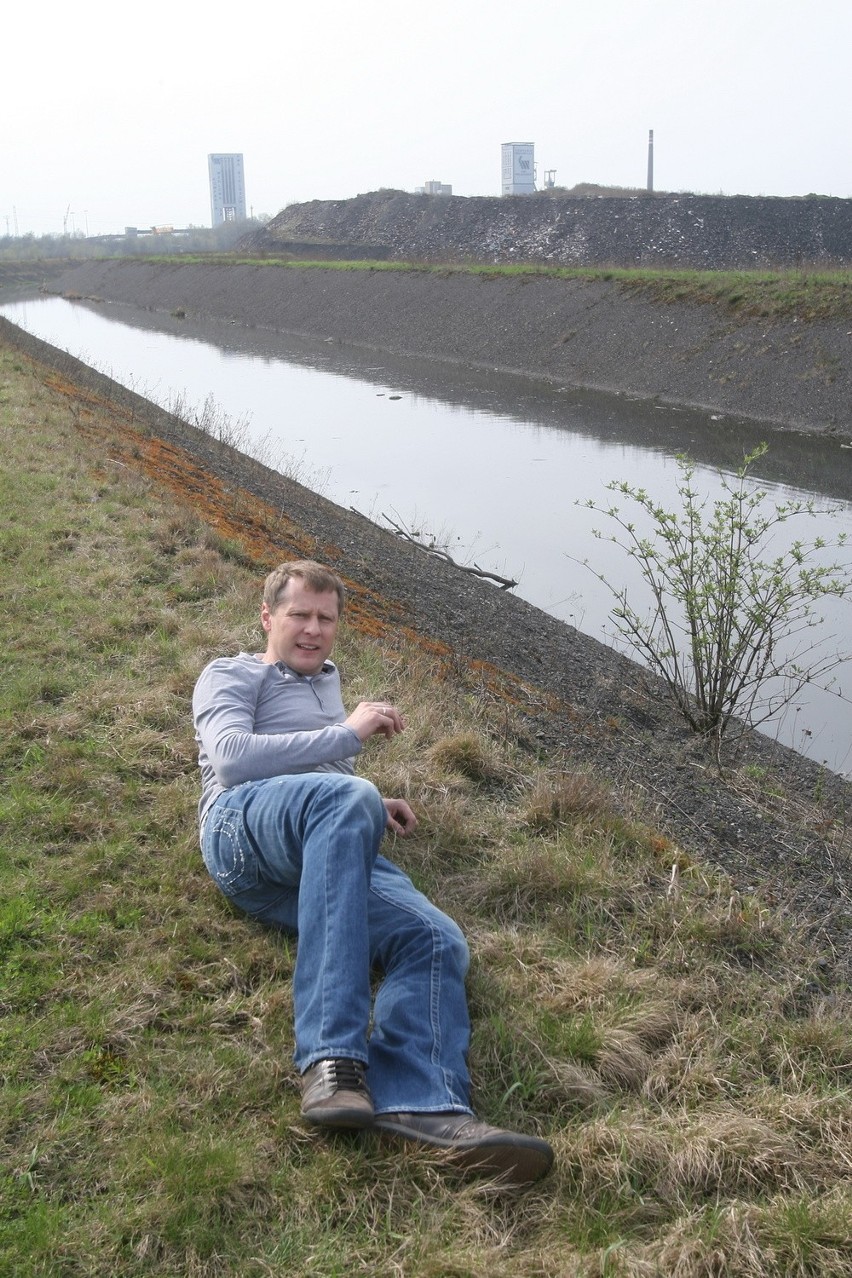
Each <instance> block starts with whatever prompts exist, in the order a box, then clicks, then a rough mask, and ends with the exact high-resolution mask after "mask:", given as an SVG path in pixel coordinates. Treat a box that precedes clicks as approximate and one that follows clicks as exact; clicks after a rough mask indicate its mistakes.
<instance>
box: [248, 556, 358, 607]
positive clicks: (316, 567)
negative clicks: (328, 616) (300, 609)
mask: <svg viewBox="0 0 852 1278" xmlns="http://www.w3.org/2000/svg"><path fill="white" fill-rule="evenodd" d="M291 577H298V578H299V579H300V581H303V582H304V583H305V585H306V586H307V587H308V589H309V590H315V591H317V592H318V593H324V592H325V591H328V590H333V591H334V592H335V594H336V595H337V611H338V613H340V614H342V613H343V605H344V603H345V602H346V588H345V586H344V585H343V582H342V581H341V580H340V578H339V577H338V575H337V573H336V572H332V571H331V569H330V568H326V567H325V565H324V564H318V563H316V562H315V560H313V559H295V560H294V561H293V562H292V563H289V564H279V565H278V567H277V568H273V569H272V572H271V573H270V574H269V576H268V577H267V578H266V581H265V582H264V583H263V602H264V603H265V604H266V606H267V608H268V609H269V611H270V612H274V611H275V609H276V607H277V606H278V604H279V603H280V602H281V595H282V593H283V591H284V589H285V587H286V585H287V582H288V581H289V580H290V578H291Z"/></svg>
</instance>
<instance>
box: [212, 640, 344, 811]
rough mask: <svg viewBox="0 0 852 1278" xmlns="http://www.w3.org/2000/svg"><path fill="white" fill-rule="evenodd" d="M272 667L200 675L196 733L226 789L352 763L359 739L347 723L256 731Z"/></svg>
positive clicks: (222, 666)
mask: <svg viewBox="0 0 852 1278" xmlns="http://www.w3.org/2000/svg"><path fill="white" fill-rule="evenodd" d="M268 669H269V667H262V666H259V667H258V668H257V669H254V668H253V667H251V666H249V665H248V664H245V665H244V664H243V663H241V662H239V661H237V660H229V659H225V660H223V661H213V662H211V663H210V665H209V666H207V667H206V669H205V670H204V671H203V672H202V674H201V676H200V678H199V680H198V683H197V684H196V686H195V692H194V693H193V698H192V709H193V716H194V719H195V728H196V732H197V734H198V739H199V742H200V746H201V762H202V767H203V766H204V763H206V764H207V765H208V766H209V767H210V768H211V769H212V771H213V773H214V775H215V777H216V780H217V781H218V782H219V784H220V785H221V786H223V787H224V788H225V789H230V788H231V786H235V785H241V784H242V783H243V782H245V781H260V780H263V779H264V778H266V777H275V776H282V775H285V774H287V773H295V772H310V771H311V770H312V769H314V768H317V767H319V766H322V765H327V764H330V763H338V762H340V761H341V760H344V759H350V758H352V757H353V756H354V755H356V754H358V752H359V751H360V749H361V738H360V737H359V736H358V735H357V733H356V732H355V731H354V730H353V729H352V728H351V727H349V726H347V725H346V724H345V723H342V722H341V723H332V724H325V725H323V726H320V727H316V728H296V729H292V730H290V729H288V728H287V726H286V725H285V724H284V723H282V724H281V725H280V726H281V731H272V732H258V731H256V714H257V701H258V694H259V692H260V691H261V690H262V680H263V678H264V677H266V672H267V671H268Z"/></svg>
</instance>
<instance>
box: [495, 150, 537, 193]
mask: <svg viewBox="0 0 852 1278" xmlns="http://www.w3.org/2000/svg"><path fill="white" fill-rule="evenodd" d="M502 160H503V186H502V191H501V194H502V195H532V194H533V192H534V191H535V143H534V142H504V143H503V146H502Z"/></svg>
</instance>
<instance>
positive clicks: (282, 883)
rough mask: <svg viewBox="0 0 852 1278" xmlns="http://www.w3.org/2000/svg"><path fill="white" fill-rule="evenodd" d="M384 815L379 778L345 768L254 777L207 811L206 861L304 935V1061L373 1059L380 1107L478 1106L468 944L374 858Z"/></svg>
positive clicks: (257, 907) (298, 977)
mask: <svg viewBox="0 0 852 1278" xmlns="http://www.w3.org/2000/svg"><path fill="white" fill-rule="evenodd" d="M386 820H387V812H386V810H385V806H384V804H383V802H382V798H381V795H380V794H379V792H378V790H377V789H376V787H375V786H374V785H372V784H371V783H370V782H369V781H364V780H362V779H361V778H359V777H354V776H350V775H349V774H346V773H340V772H306V773H300V774H296V775H293V776H282V777H273V778H270V779H269V780H265V781H249V782H246V783H245V784H244V785H239V786H235V787H234V788H233V789H231V790H226V791H225V793H224V794H221V795H220V796H219V798H218V799H217V800H216V802H215V803H214V805H213V807H212V808H211V809H210V811H209V812H208V814H207V818H206V821H205V824H204V833H203V838H202V853H203V856H204V863H205V865H206V866H207V869H208V870H209V872H210V874H211V876H212V877H213V880H214V881H215V883H216V884H217V886H218V887H219V888H220V890H221V891H222V892H223V893H224V894H225V896H227V897H228V899H229V900H230V901H232V902H233V903H234V905H236V906H238V907H239V909H241V910H243V911H245V913H246V914H249V915H251V917H252V918H255V919H258V920H259V921H260V922H262V923H266V924H269V925H270V926H272V927H276V928H280V929H282V930H285V931H288V932H295V933H297V934H298V938H299V941H298V948H297V955H296V966H295V971H294V974H293V1005H294V1010H295V1038H296V1050H295V1061H296V1066H297V1068H298V1069H299V1071H300V1072H304V1070H306V1069H307V1068H308V1067H309V1066H310V1065H313V1064H314V1062H316V1061H319V1060H323V1059H326V1058H329V1057H338V1058H339V1057H346V1058H348V1059H350V1060H358V1061H363V1062H364V1063H365V1064H366V1065H367V1066H368V1067H369V1074H368V1082H369V1085H370V1091H371V1093H372V1096H373V1101H374V1104H375V1107H376V1112H377V1113H383V1112H384V1113H389V1112H390V1113H392V1112H395V1111H398V1110H405V1111H418V1110H419V1111H424V1112H428V1111H435V1110H457V1111H461V1112H470V1077H469V1074H468V1068H467V1053H468V1045H469V1041H470V1021H469V1017H468V1010H467V998H466V995H465V989H464V979H465V975H466V973H467V967H468V961H469V957H468V948H467V943H466V942H465V939H464V936H463V935H462V933H461V931H460V929H459V928H458V927H457V925H456V924H455V923H454V922H453V920H452V919H450V918H448V917H447V915H446V914H443V913H442V912H441V911H440V910H439V909H437V908H436V907H435V906H434V905H432V903H431V902H430V901H429V900H428V899H427V898H426V897H425V896H424V895H423V894H422V893H421V892H418V891H417V889H416V888H415V887H414V884H413V883H412V882H411V880H410V879H409V878H408V876H407V875H405V874H403V872H402V870H400V869H399V868H398V867H397V866H395V865H393V864H392V863H391V862H390V861H388V860H386V859H385V858H384V857H381V856H379V855H378V850H379V845H380V843H381V841H382V837H383V835H384V832H385V825H386ZM376 970H377V971H378V972H379V974H380V978H381V979H380V983H379V985H378V989H377V992H376V994H375V999H373V998H372V992H371V973H372V972H373V971H376ZM371 1005H372V1008H371ZM371 1011H372V1015H371Z"/></svg>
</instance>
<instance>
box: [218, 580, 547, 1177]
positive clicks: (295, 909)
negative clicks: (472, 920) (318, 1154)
mask: <svg viewBox="0 0 852 1278" xmlns="http://www.w3.org/2000/svg"><path fill="white" fill-rule="evenodd" d="M343 603H344V588H343V583H342V581H341V580H340V578H339V577H338V576H336V574H334V573H332V572H330V571H329V570H328V569H327V568H325V567H323V566H322V565H320V564H317V563H314V562H312V561H309V560H305V561H300V562H296V563H287V564H282V565H281V566H280V567H279V568H276V569H275V570H274V571H273V572H271V573H270V574H269V576H268V578H267V579H266V583H265V587H264V592H263V604H262V607H261V612H260V621H261V625H262V626H263V629H264V631H265V632H266V637H267V643H266V650H265V651H264V652H262V653H254V654H249V653H240V654H239V655H237V656H235V657H225V658H220V659H218V660H215V661H212V662H211V663H210V664H209V665H208V666H207V667H206V669H205V670H204V671H203V672H202V674H201V676H200V678H199V680H198V683H197V684H196V687H195V693H194V696H193V713H194V717H195V727H196V736H197V740H198V745H199V763H200V767H201V779H202V796H201V802H200V805H199V819H200V828H201V847H202V852H203V856H204V861H205V864H206V866H207V868H208V870H209V872H210V874H211V875H212V877H213V879H214V881H215V882H216V884H217V885H218V887H219V888H220V889H221V891H222V892H223V893H224V894H225V896H227V897H228V899H229V900H230V901H232V902H233V903H234V904H235V905H236V906H238V907H239V908H240V909H241V910H243V911H245V913H247V914H249V915H251V916H252V917H253V918H256V919H258V920H260V921H261V922H263V923H266V924H268V925H270V926H272V927H276V928H281V929H284V930H286V931H288V932H294V933H297V934H298V947H297V956H296V965H295V970H294V975H293V1004H294V1011H295V1040H296V1047H295V1054H294V1055H295V1062H296V1066H297V1068H298V1070H299V1072H300V1074H301V1085H302V1115H303V1117H304V1119H305V1120H306V1121H307V1122H308V1123H311V1124H313V1125H315V1126H317V1127H322V1128H330V1129H334V1128H371V1129H375V1130H379V1131H382V1132H387V1133H392V1134H394V1135H397V1136H400V1137H403V1138H407V1139H409V1140H412V1141H417V1142H419V1143H421V1144H423V1145H425V1146H428V1147H431V1148H434V1149H438V1150H444V1151H446V1153H447V1156H448V1157H449V1159H450V1160H451V1161H452V1162H454V1163H455V1164H456V1165H460V1166H462V1167H466V1168H473V1169H476V1170H480V1171H483V1172H486V1173H489V1174H492V1175H496V1176H501V1177H504V1178H505V1179H507V1180H511V1181H513V1182H515V1183H520V1182H527V1181H532V1180H537V1179H538V1178H539V1177H540V1176H543V1175H544V1174H545V1173H546V1172H547V1171H548V1170H549V1168H550V1166H551V1164H552V1161H553V1151H552V1150H551V1148H550V1146H549V1145H548V1144H547V1143H546V1142H545V1141H543V1140H539V1139H537V1138H536V1137H531V1136H523V1135H520V1134H518V1133H515V1132H509V1131H503V1130H501V1129H499V1128H494V1127H490V1126H488V1125H487V1124H485V1123H481V1122H479V1121H478V1120H477V1119H476V1118H475V1117H474V1116H473V1113H472V1110H471V1107H470V1079H469V1075H468V1069H467V1052H468V1042H469V1037H470V1024H469V1018H468V1009H467V1001H466V996H465V990H464V978H465V974H466V972H467V966H468V950H467V945H466V942H465V940H464V937H463V936H462V933H461V931H460V930H459V928H458V927H457V926H456V924H455V923H454V922H453V921H452V919H450V918H448V917H447V916H446V915H445V914H443V913H442V912H441V911H440V910H438V909H437V908H436V907H435V906H434V905H432V903H431V902H430V901H429V900H428V899H427V898H426V897H425V896H423V894H422V893H420V892H418V891H417V890H416V889H415V887H414V885H413V884H412V882H411V880H410V879H409V878H408V877H407V876H406V875H405V874H403V872H402V871H401V870H400V869H398V868H397V867H396V866H395V865H393V864H392V863H391V862H390V861H389V860H387V859H386V858H385V857H382V856H379V854H378V853H379V845H380V843H381V841H382V837H383V835H384V832H385V830H386V829H387V830H391V831H392V832H393V833H394V834H397V835H400V836H402V837H405V836H407V835H409V834H410V833H411V832H412V830H413V829H414V828H415V826H416V824H417V820H416V817H415V815H414V813H413V812H412V810H411V808H410V807H409V805H408V803H406V801H405V800H404V799H394V798H384V799H383V798H382V796H381V795H380V794H379V792H378V790H377V789H376V788H375V786H373V785H371V784H370V783H369V782H368V781H365V780H362V779H360V778H358V777H356V776H355V775H354V767H353V759H354V758H355V757H356V755H357V754H358V753H359V751H360V750H361V747H362V745H363V743H364V742H365V741H367V740H368V739H369V738H370V737H373V736H384V737H387V738H391V737H393V736H395V735H396V734H397V733H398V732H402V731H403V730H404V728H405V721H404V719H403V717H402V715H401V714H400V712H399V710H398V709H397V708H396V706H393V705H388V704H386V703H383V702H373V701H362V702H361V703H360V704H359V705H358V706H356V708H355V709H354V710H353V711H352V713H351V714H350V715H348V716H347V714H346V711H345V709H344V707H343V702H342V699H341V693H340V678H339V675H338V672H337V668H336V667H335V665H334V664H333V662H332V661H330V660H329V658H330V655H331V651H332V647H333V645H334V640H335V636H336V634H337V627H338V623H339V621H340V615H341V611H342V608H343ZM373 972H378V973H379V974H380V976H381V981H380V984H379V986H378V991H377V993H376V995H375V998H374V999H371V973H373ZM368 1080H369V1081H368Z"/></svg>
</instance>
